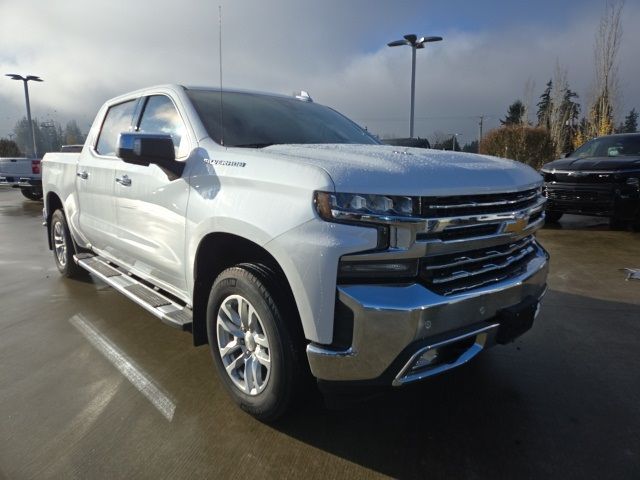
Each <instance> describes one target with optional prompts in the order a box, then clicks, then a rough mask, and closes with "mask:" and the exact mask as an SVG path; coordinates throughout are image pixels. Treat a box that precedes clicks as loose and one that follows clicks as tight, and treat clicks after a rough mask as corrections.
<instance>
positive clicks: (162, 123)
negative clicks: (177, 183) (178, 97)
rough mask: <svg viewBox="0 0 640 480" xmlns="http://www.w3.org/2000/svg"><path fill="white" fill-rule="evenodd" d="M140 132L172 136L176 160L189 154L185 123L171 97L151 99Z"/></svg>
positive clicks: (143, 115) (146, 107)
mask: <svg viewBox="0 0 640 480" xmlns="http://www.w3.org/2000/svg"><path fill="white" fill-rule="evenodd" d="M138 131H139V132H142V133H158V134H165V135H171V138H172V139H173V146H174V148H175V150H176V158H180V157H184V156H186V155H187V154H188V153H189V145H188V141H187V137H186V130H185V126H184V123H182V119H181V118H180V115H179V114H178V111H177V110H176V107H175V106H174V105H173V102H172V101H171V100H170V99H169V97H165V96H164V95H154V96H151V97H149V99H148V100H147V105H146V106H145V107H144V112H143V113H142V119H141V120H140V125H139V126H138Z"/></svg>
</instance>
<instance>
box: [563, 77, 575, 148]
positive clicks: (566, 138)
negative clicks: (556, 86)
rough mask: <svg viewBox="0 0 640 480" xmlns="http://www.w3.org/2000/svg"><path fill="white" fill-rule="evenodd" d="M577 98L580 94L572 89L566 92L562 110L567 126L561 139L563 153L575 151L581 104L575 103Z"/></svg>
mask: <svg viewBox="0 0 640 480" xmlns="http://www.w3.org/2000/svg"><path fill="white" fill-rule="evenodd" d="M576 98H578V94H577V93H576V92H574V91H573V90H571V89H570V88H567V89H566V90H565V91H564V95H563V97H562V105H561V108H560V111H561V118H563V119H564V124H565V128H564V129H563V130H562V136H561V138H560V146H561V147H562V148H561V151H562V152H563V153H566V152H570V151H572V150H573V143H574V142H573V137H574V136H575V135H576V130H577V128H578V126H577V123H578V117H579V116H580V104H579V103H578V102H576V101H574V99H576Z"/></svg>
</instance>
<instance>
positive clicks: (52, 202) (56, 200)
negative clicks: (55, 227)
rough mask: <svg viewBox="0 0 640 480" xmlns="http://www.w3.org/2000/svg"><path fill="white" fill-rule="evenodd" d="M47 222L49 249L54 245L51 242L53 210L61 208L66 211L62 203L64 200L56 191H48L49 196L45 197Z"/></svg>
mask: <svg viewBox="0 0 640 480" xmlns="http://www.w3.org/2000/svg"><path fill="white" fill-rule="evenodd" d="M44 206H45V214H46V218H45V222H46V226H47V243H48V245H49V250H53V245H52V244H51V216H52V215H53V212H55V211H56V210H58V209H60V210H62V211H63V212H64V206H63V205H62V200H60V197H59V196H58V195H57V194H56V193H55V192H49V193H47V197H46V198H45V203H44Z"/></svg>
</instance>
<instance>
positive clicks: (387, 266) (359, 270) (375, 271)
mask: <svg viewBox="0 0 640 480" xmlns="http://www.w3.org/2000/svg"><path fill="white" fill-rule="evenodd" d="M417 274H418V261H417V260H401V261H398V262H341V263H340V267H339V275H340V277H344V278H359V277H361V278H366V277H377V278H409V277H415V276H416V275H417Z"/></svg>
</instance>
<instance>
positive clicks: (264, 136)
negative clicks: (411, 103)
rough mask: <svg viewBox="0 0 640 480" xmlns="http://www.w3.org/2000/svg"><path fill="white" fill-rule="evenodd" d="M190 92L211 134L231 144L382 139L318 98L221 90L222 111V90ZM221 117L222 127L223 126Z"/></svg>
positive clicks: (253, 146) (218, 140)
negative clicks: (319, 103) (321, 103)
mask: <svg viewBox="0 0 640 480" xmlns="http://www.w3.org/2000/svg"><path fill="white" fill-rule="evenodd" d="M187 95H188V96H189V98H190V99H191V102H192V103H193V106H194V107H195V109H196V111H197V112H198V115H199V116H200V119H201V120H202V123H204V126H205V128H206V129H207V132H208V133H209V135H210V136H211V138H213V139H214V140H215V141H216V142H218V143H220V144H222V143H224V145H225V146H227V147H247V148H262V147H267V146H269V145H274V144H285V143H356V144H363V143H364V144H377V143H378V141H377V140H375V139H374V138H373V137H372V136H371V135H369V134H368V133H367V132H366V131H365V130H363V129H362V128H360V127H359V126H358V125H356V124H355V123H353V122H352V121H351V120H349V119H348V118H347V117H345V116H344V115H341V114H340V113H338V112H336V111H335V110H332V109H331V108H328V107H325V106H323V105H318V104H317V103H312V102H305V101H302V100H298V99H295V98H287V97H276V96H271V95H262V94H255V93H242V92H223V94H222V115H221V112H220V92H219V91H213V90H187ZM222 119H224V130H223V129H222V128H221V127H220V125H221V121H222ZM223 135H224V139H223ZM222 140H224V142H223V141H222Z"/></svg>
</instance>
